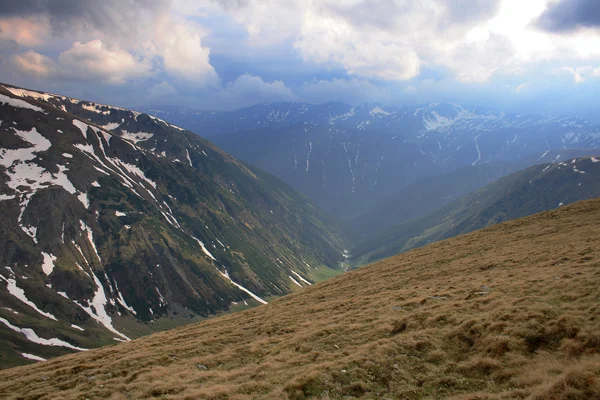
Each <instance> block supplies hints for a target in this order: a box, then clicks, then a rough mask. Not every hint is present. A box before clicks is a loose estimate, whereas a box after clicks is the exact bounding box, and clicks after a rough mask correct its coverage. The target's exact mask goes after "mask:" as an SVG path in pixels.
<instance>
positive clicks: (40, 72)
mask: <svg viewBox="0 0 600 400" xmlns="http://www.w3.org/2000/svg"><path fill="white" fill-rule="evenodd" d="M12 63H13V65H14V66H15V67H16V68H17V69H18V70H20V71H22V72H23V73H25V74H27V75H30V76H34V77H48V76H52V75H55V74H56V68H55V65H54V61H52V59H50V58H49V57H46V56H45V55H43V54H40V53H36V52H35V51H33V50H29V51H26V52H25V53H22V54H17V55H15V56H13V57H12Z"/></svg>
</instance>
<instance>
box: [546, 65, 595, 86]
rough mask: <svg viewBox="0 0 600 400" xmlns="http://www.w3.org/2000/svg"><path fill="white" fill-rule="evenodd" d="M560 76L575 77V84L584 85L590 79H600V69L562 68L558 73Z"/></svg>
mask: <svg viewBox="0 0 600 400" xmlns="http://www.w3.org/2000/svg"><path fill="white" fill-rule="evenodd" d="M556 72H557V73H558V74H568V75H572V76H573V81H574V82H575V83H583V82H585V81H586V80H587V79H588V78H591V77H600V67H596V68H594V67H592V66H591V65H587V66H583V67H561V68H558V69H557V71H556Z"/></svg>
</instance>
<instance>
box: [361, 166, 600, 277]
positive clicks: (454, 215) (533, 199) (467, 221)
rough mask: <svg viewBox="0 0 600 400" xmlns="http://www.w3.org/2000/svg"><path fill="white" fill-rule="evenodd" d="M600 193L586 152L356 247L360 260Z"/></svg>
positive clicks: (596, 169) (597, 169) (599, 173)
mask: <svg viewBox="0 0 600 400" xmlns="http://www.w3.org/2000/svg"><path fill="white" fill-rule="evenodd" d="M598 196H600V162H598V160H597V159H596V158H593V157H587V158H580V159H573V160H569V161H565V162H560V163H557V164H544V165H535V166H533V167H529V168H527V169H524V170H522V171H519V172H516V173H514V174H512V175H509V176H507V177H504V178H501V179H498V180H497V181H495V182H493V183H491V184H489V185H488V186H486V187H484V188H482V189H479V190H477V191H474V192H473V193H470V194H468V195H466V196H463V197H461V198H459V199H457V200H454V201H452V202H450V203H449V204H447V205H446V206H444V207H441V208H439V209H438V210H436V211H434V212H432V213H430V214H428V215H425V216H423V217H419V218H415V219H412V220H409V221H405V222H403V223H400V224H397V225H396V226H394V227H392V228H390V229H388V230H387V231H385V232H383V233H381V234H379V235H376V236H371V237H370V238H369V239H367V240H366V241H363V242H362V243H361V244H359V245H358V246H356V247H354V248H353V249H352V258H353V260H352V264H353V265H355V266H359V265H364V264H368V263H370V262H373V261H376V260H380V259H383V258H385V257H390V256H392V255H394V254H398V253H400V252H402V251H406V250H409V249H411V248H414V247H419V246H423V245H425V244H427V243H431V242H435V241H437V240H442V239H446V238H449V237H452V236H457V235H461V234H464V233H467V232H471V231H474V230H476V229H481V228H484V227H486V226H489V225H492V224H497V223H499V222H503V221H507V220H509V219H515V218H520V217H524V216H526V215H531V214H535V213H537V212H541V211H545V210H549V209H553V208H556V207H560V206H562V205H565V204H569V203H573V202H576V201H579V200H585V199H590V198H594V197H598Z"/></svg>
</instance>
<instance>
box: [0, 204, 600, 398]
mask: <svg viewBox="0 0 600 400" xmlns="http://www.w3.org/2000/svg"><path fill="white" fill-rule="evenodd" d="M598 220H600V200H589V201H583V202H579V203H576V204H572V205H570V206H566V207H561V208H560V209H557V210H552V211H547V212H544V213H541V214H537V215H534V216H531V217H527V218H523V219H519V220H514V221H509V222H506V223H503V224H498V225H494V226H492V227H489V228H487V229H484V230H480V231H477V232H473V233H471V234H468V235H464V236H460V237H455V238H452V239H448V240H445V241H442V242H438V243H435V244H432V245H429V246H425V247H422V248H419V249H415V250H412V251H409V252H407V253H404V254H400V255H398V256H395V257H393V258H389V259H387V260H385V261H382V262H379V263H377V264H373V265H370V266H367V267H364V268H361V269H359V270H356V271H352V272H349V273H347V274H345V275H342V276H339V277H335V278H333V279H330V280H328V281H326V282H322V283H320V284H316V285H313V286H311V287H309V288H306V289H303V290H302V291H300V292H297V293H294V294H291V295H288V296H285V297H282V298H279V299H277V300H275V301H273V302H271V303H270V304H268V305H266V306H260V307H257V308H254V309H251V310H247V311H244V312H241V313H237V314H232V315H227V316H224V317H220V318H216V319H212V320H209V321H205V322H202V323H200V324H197V325H193V326H186V327H182V328H177V329H175V330H172V331H168V332H162V333H158V334H154V335H152V336H148V337H144V338H141V339H137V340H135V341H132V342H128V343H124V344H119V345H115V346H110V347H104V348H101V349H96V350H91V351H88V352H83V353H78V354H73V355H68V356H64V357H60V358H56V359H54V360H51V361H48V362H42V363H39V364H36V365H30V366H24V367H18V368H14V369H10V370H5V371H0V397H3V398H9V399H10V398H40V399H42V398H43V399H53V398H56V399H58V398H60V399H76V398H77V399H78V398H110V399H130V398H136V399H147V398H157V397H160V398H169V399H202V398H205V399H238V400H241V399H254V398H269V399H285V398H290V399H303V398H321V399H327V398H329V399H337V398H353V397H361V396H364V397H366V398H387V399H393V398H402V399H418V398H439V399H441V398H451V399H519V398H529V399H549V398H552V399H592V398H599V397H600V379H599V378H598V376H599V374H600V355H599V354H598V347H599V346H600V335H599V333H598V332H600V319H599V318H598V304H599V300H600V292H599V291H598V287H599V285H600V225H599V224H598V223H597V221H598Z"/></svg>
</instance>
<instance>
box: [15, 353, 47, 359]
mask: <svg viewBox="0 0 600 400" xmlns="http://www.w3.org/2000/svg"><path fill="white" fill-rule="evenodd" d="M21 355H22V356H23V357H24V358H26V359H28V360H33V361H46V359H45V358H42V357H39V356H36V355H34V354H29V353H21Z"/></svg>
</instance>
